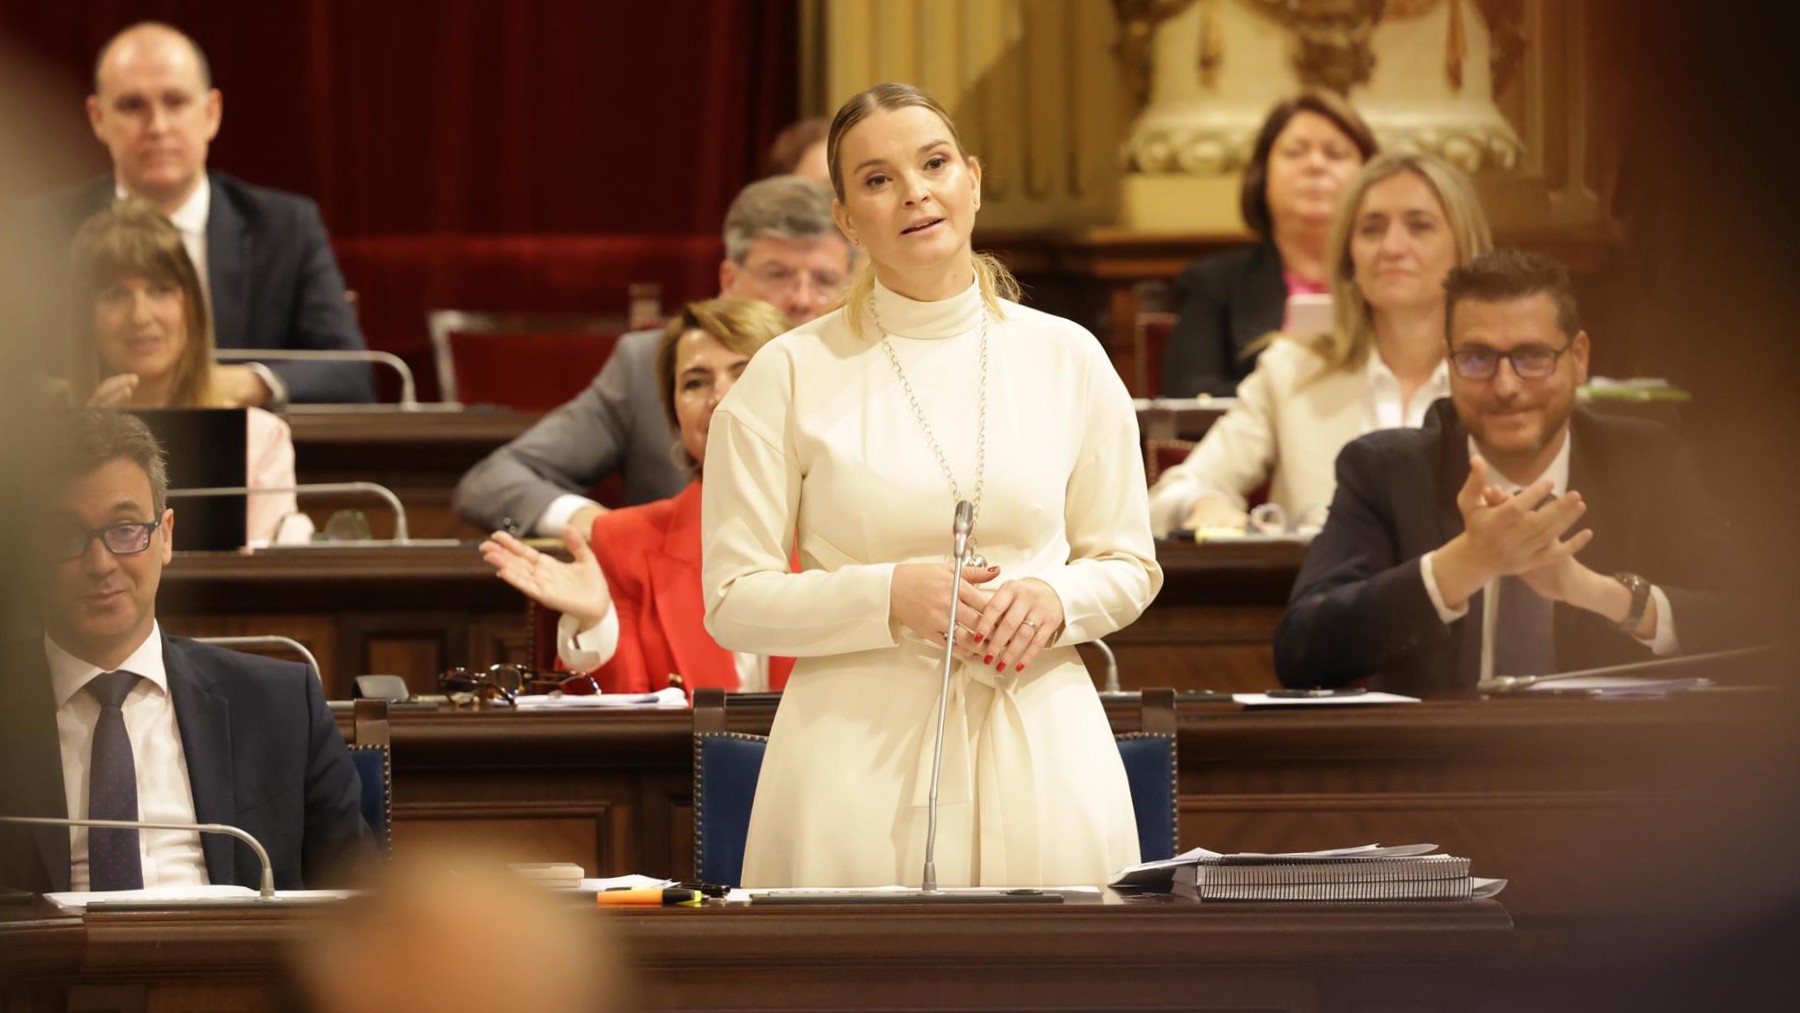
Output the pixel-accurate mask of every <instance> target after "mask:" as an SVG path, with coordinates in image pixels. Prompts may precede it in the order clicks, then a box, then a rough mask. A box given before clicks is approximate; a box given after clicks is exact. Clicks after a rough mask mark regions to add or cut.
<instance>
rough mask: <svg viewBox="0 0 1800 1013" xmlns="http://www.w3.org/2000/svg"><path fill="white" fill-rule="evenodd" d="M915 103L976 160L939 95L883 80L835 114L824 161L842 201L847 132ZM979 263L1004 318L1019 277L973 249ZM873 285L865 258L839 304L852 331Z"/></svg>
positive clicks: (984, 293)
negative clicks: (841, 154)
mask: <svg viewBox="0 0 1800 1013" xmlns="http://www.w3.org/2000/svg"><path fill="white" fill-rule="evenodd" d="M912 107H917V108H920V109H929V110H931V112H932V113H933V114H935V115H936V116H937V118H938V119H940V120H943V121H944V128H945V129H946V130H948V131H950V143H951V144H954V145H955V146H956V153H957V155H958V156H960V157H961V158H962V159H963V160H964V161H965V162H969V163H973V162H975V161H976V159H975V156H973V155H971V154H969V153H968V150H967V149H965V148H964V147H963V143H962V137H961V136H960V135H959V134H958V133H957V132H956V123H955V122H954V121H952V120H951V119H950V114H949V113H948V112H946V111H945V109H944V107H943V106H941V105H939V104H938V101H937V100H936V99H934V98H932V97H931V96H930V95H928V94H926V93H925V91H924V90H923V89H921V88H919V87H917V86H915V85H910V84H903V83H899V82H894V81H890V82H888V83H886V84H878V85H876V86H874V87H873V88H869V89H867V90H866V91H862V92H858V93H857V94H856V95H853V96H851V98H850V101H848V102H845V103H844V104H843V106H842V107H841V108H839V109H838V111H837V115H836V116H835V117H833V118H832V120H831V131H830V133H829V134H827V135H826V139H825V162H826V165H827V167H828V168H829V169H830V170H831V188H832V189H833V190H834V191H836V192H837V199H838V202H839V203H840V204H841V203H843V200H844V166H843V163H842V162H841V161H840V160H839V158H838V149H839V148H840V147H841V146H842V145H843V143H844V135H845V134H847V133H849V132H850V130H851V128H853V127H855V126H856V125H857V124H859V123H861V122H862V121H863V120H866V119H868V118H869V116H870V115H872V114H874V113H878V112H892V111H894V110H896V109H907V108H912ZM974 267H975V282H976V284H977V285H979V286H980V288H981V299H982V301H983V302H985V303H987V307H988V310H989V311H990V312H991V313H993V314H994V316H995V317H996V318H997V319H1002V320H1003V319H1005V317H1006V314H1005V313H1004V312H1003V309H1002V305H1001V304H1002V300H1009V299H1010V300H1012V301H1014V302H1017V301H1018V299H1019V283H1018V281H1017V280H1015V279H1014V278H1013V276H1012V272H1011V271H1008V270H1007V269H1006V265H1005V264H1002V263H1000V261H999V260H998V259H997V258H996V257H994V255H993V254H990V253H976V254H974ZM874 291H875V268H874V265H872V264H870V263H869V261H868V259H867V258H861V264H860V265H859V266H858V267H857V269H856V275H855V276H854V277H853V278H851V279H850V287H849V289H848V290H847V291H846V292H845V293H844V298H843V300H842V301H841V302H840V303H839V304H838V305H840V306H844V307H847V309H846V312H845V318H846V320H847V321H848V322H849V324H850V329H851V331H853V332H855V333H856V334H861V333H862V321H863V306H864V305H865V304H867V302H868V300H869V297H870V296H871V294H873V293H874Z"/></svg>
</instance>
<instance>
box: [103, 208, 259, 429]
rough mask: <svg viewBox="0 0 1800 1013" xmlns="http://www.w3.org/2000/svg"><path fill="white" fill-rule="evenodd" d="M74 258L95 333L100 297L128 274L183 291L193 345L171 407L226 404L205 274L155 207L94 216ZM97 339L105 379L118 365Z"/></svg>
mask: <svg viewBox="0 0 1800 1013" xmlns="http://www.w3.org/2000/svg"><path fill="white" fill-rule="evenodd" d="M74 260H75V278H76V293H77V300H78V308H79V310H80V311H81V313H82V319H83V321H85V326H86V327H87V329H88V330H89V331H90V332H92V331H93V328H94V309H95V306H96V305H97V304H98V303H99V300H100V297H101V296H102V295H104V294H105V293H106V291H107V290H108V289H110V288H111V287H112V286H114V285H117V284H118V283H119V282H120V281H122V280H124V279H125V278H131V277H137V278H144V279H146V280H149V281H153V282H160V283H162V284H165V285H169V286H171V287H173V288H175V289H176V290H177V291H179V292H180V293H181V302H182V311H183V316H184V318H185V319H186V321H187V344H186V346H185V347H184V348H183V349H182V352H181V359H180V361H178V362H177V363H176V364H175V381H174V384H173V385H172V386H171V392H170V398H169V407H171V408H217V407H220V406H222V405H223V404H224V401H223V400H222V399H221V398H220V397H219V394H218V390H217V387H216V385H215V383H214V380H213V333H212V321H211V320H210V319H209V318H208V316H207V311H206V295H205V293H204V291H203V290H202V289H201V287H200V273H199V272H198V271H196V270H195V269H194V262H193V261H192V260H190V259H189V258H188V254H187V247H186V246H184V245H182V242H181V233H180V232H179V231H177V230H176V228H175V226H174V225H172V224H170V223H169V220H168V219H167V218H164V217H163V216H162V213H161V212H159V211H157V210H156V207H155V206H154V205H152V204H150V203H149V202H147V201H142V200H136V199H132V200H126V201H121V202H119V203H118V204H115V205H113V206H112V207H110V208H107V209H106V210H104V211H101V212H100V213H98V214H96V215H94V216H93V217H92V218H89V219H88V220H87V221H86V222H85V223H83V224H82V226H81V230H80V231H79V232H77V233H76V234H75V243H74ZM93 340H94V349H95V358H96V359H97V360H98V362H99V377H100V379H102V380H104V379H106V378H107V377H109V376H111V375H112V374H113V369H112V367H111V366H109V365H107V364H106V361H105V359H104V357H102V356H101V355H100V354H99V344H100V342H99V335H98V334H95V335H93ZM86 393H89V394H91V393H92V391H91V390H90V391H87V392H86Z"/></svg>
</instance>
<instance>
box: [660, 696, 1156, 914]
mask: <svg viewBox="0 0 1800 1013" xmlns="http://www.w3.org/2000/svg"><path fill="white" fill-rule="evenodd" d="M1114 738H1115V739H1117V741H1118V744H1119V756H1120V758H1121V759H1123V760H1124V761H1125V777H1126V779H1127V781H1129V782H1130V786H1131V804H1132V808H1133V809H1134V810H1135V811H1136V813H1137V825H1138V850H1139V851H1140V852H1141V854H1142V857H1143V860H1144V861H1146V862H1148V861H1153V860H1155V859H1160V858H1173V857H1174V856H1175V853H1176V849H1177V847H1178V844H1179V841H1180V836H1179V829H1178V827H1177V824H1176V817H1177V813H1176V807H1175V797H1176V793H1177V782H1176V763H1175V760H1176V753H1175V691H1174V690H1172V689H1147V690H1144V692H1143V720H1142V724H1141V730H1140V731H1136V732H1126V733H1123V734H1121V735H1117V736H1114ZM768 744H769V739H768V737H767V736H765V735H747V734H745V733H743V732H732V731H726V729H725V692H724V691H723V690H719V689H702V690H697V691H696V692H695V693H694V875H695V876H696V877H697V878H698V879H699V880H700V881H701V882H703V883H720V884H724V885H728V886H737V885H738V884H739V881H740V880H741V878H742V875H743V871H744V841H745V839H746V838H747V837H748V836H749V834H750V806H751V804H752V803H753V802H755V800H756V779H757V777H758V776H760V775H761V774H762V761H763V750H764V749H765V748H767V746H768Z"/></svg>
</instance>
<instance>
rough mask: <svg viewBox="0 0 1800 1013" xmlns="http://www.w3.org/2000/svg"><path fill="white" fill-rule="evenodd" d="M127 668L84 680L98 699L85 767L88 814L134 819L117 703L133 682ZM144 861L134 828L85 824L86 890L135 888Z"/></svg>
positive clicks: (130, 767)
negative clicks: (90, 756) (90, 755)
mask: <svg viewBox="0 0 1800 1013" xmlns="http://www.w3.org/2000/svg"><path fill="white" fill-rule="evenodd" d="M137 681H138V677H137V676H136V675H134V674H132V673H131V672H102V673H101V674H99V675H96V676H94V677H93V678H92V679H90V680H88V684H87V691H88V692H89V693H92V694H93V695H94V699H96V700H98V701H100V718H99V720H97V721H95V722H94V752H93V760H92V763H91V764H90V766H89V769H88V819H94V820H135V819H137V818H138V796H137V763H136V762H135V761H133V760H132V758H131V737H130V736H129V735H127V734H126V732H125V712H124V711H123V710H121V709H120V705H121V704H123V703H124V702H125V696H126V694H128V693H130V692H131V688H132V687H133V686H136V685H137ZM143 887H144V865H143V862H142V861H141V860H140V859H139V858H138V832H137V831H136V830H123V829H115V828H111V827H89V828H88V889H90V890H141V889H143Z"/></svg>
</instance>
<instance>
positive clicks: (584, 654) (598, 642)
mask: <svg viewBox="0 0 1800 1013" xmlns="http://www.w3.org/2000/svg"><path fill="white" fill-rule="evenodd" d="M617 653H619V610H618V609H615V608H609V609H607V610H606V617H605V618H604V619H601V620H600V625H598V626H595V627H594V628H593V629H591V630H582V629H581V620H579V619H577V618H575V617H574V616H572V615H568V614H564V615H563V617H562V618H561V619H558V620H557V621H556V658H557V660H558V661H561V662H562V663H563V667H564V668H566V669H568V670H569V671H571V672H576V673H580V674H582V675H586V674H587V673H589V672H592V671H594V670H595V669H597V668H599V667H600V666H602V665H604V664H606V663H607V662H609V661H611V660H612V656H613V655H615V654H617Z"/></svg>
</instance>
